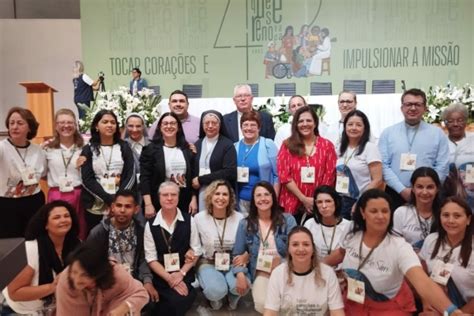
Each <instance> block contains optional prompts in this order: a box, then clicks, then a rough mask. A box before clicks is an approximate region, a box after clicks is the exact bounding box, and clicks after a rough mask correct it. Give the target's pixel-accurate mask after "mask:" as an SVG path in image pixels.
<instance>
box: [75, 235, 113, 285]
mask: <svg viewBox="0 0 474 316" xmlns="http://www.w3.org/2000/svg"><path fill="white" fill-rule="evenodd" d="M75 262H78V263H79V264H80V265H81V267H82V269H84V271H85V272H86V273H87V274H88V276H89V277H91V278H92V279H94V280H95V283H96V286H97V287H98V288H99V289H101V290H107V289H110V288H111V287H112V286H113V285H114V284H115V277H114V268H113V266H112V264H111V263H110V261H109V259H108V249H107V247H105V243H93V242H91V241H86V242H85V243H83V244H82V245H81V246H79V247H78V248H77V249H76V250H75V251H74V252H72V253H71V254H70V256H69V259H68V263H69V273H71V266H72V265H73V264H74V263H75ZM69 287H70V288H72V289H73V288H74V283H73V282H72V280H71V279H70V278H69Z"/></svg>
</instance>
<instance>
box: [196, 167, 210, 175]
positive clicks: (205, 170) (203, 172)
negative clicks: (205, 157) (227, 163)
mask: <svg viewBox="0 0 474 316" xmlns="http://www.w3.org/2000/svg"><path fill="white" fill-rule="evenodd" d="M210 173H211V169H209V168H199V175H200V176H205V175H206V174H210Z"/></svg>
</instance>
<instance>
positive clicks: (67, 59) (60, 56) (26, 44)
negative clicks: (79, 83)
mask: <svg viewBox="0 0 474 316" xmlns="http://www.w3.org/2000/svg"><path fill="white" fill-rule="evenodd" d="M81 57H82V45H81V22H80V20H71V19H68V20H51V19H49V20H31V19H26V20H23V19H11V20H9V19H0V131H5V130H6V128H5V124H4V122H5V116H6V113H7V112H8V109H9V108H10V107H12V106H18V105H19V106H26V104H25V103H26V90H25V88H24V87H22V86H20V85H19V84H18V83H19V82H21V81H43V82H45V83H46V84H48V85H50V86H52V87H53V88H55V89H56V90H58V92H57V93H56V94H55V98H54V101H55V108H56V109H59V108H61V107H68V108H71V109H74V110H75V105H74V102H73V96H74V93H73V85H72V67H73V62H74V61H75V60H80V59H81Z"/></svg>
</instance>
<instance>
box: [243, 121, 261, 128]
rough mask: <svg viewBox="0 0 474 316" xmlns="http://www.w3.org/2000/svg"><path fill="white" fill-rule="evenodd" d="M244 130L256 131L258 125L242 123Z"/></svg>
mask: <svg viewBox="0 0 474 316" xmlns="http://www.w3.org/2000/svg"><path fill="white" fill-rule="evenodd" d="M242 128H252V129H256V128H258V124H257V123H255V122H244V123H242Z"/></svg>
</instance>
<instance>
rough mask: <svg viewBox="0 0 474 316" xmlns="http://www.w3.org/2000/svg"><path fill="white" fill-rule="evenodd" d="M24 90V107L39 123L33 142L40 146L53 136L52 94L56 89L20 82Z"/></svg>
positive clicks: (41, 84)
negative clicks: (25, 106)
mask: <svg viewBox="0 0 474 316" xmlns="http://www.w3.org/2000/svg"><path fill="white" fill-rule="evenodd" d="M20 85H22V86H23V87H25V88H26V105H27V107H28V109H29V110H30V111H31V112H32V113H33V115H34V116H35V118H36V120H37V121H38V122H40V125H39V128H38V133H37V135H36V138H35V139H34V140H33V142H34V143H37V144H40V143H42V142H43V141H45V140H46V139H48V138H50V137H51V136H53V130H54V93H55V92H57V90H56V89H54V88H52V87H50V86H49V85H47V84H46V83H44V82H20Z"/></svg>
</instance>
